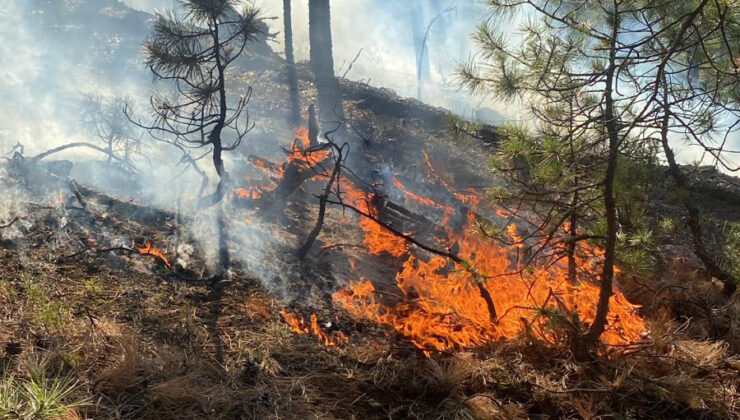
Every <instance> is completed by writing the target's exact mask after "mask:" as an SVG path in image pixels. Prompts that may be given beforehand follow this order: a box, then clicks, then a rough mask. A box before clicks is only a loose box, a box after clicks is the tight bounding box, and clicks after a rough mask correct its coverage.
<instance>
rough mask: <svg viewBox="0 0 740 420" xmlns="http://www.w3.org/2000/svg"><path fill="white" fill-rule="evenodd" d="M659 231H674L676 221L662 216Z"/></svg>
mask: <svg viewBox="0 0 740 420" xmlns="http://www.w3.org/2000/svg"><path fill="white" fill-rule="evenodd" d="M660 230H661V231H662V232H664V233H670V232H673V231H674V230H676V219H674V218H672V217H670V216H663V217H662V218H661V219H660Z"/></svg>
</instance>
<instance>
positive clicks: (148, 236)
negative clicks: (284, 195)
mask: <svg viewBox="0 0 740 420" xmlns="http://www.w3.org/2000/svg"><path fill="white" fill-rule="evenodd" d="M272 60H276V59H275V58H274V57H268V58H265V61H264V63H263V64H264V70H262V71H261V72H260V73H259V74H257V73H245V74H244V75H243V76H241V77H243V79H244V82H245V83H246V82H248V83H250V84H251V85H252V86H253V88H254V90H255V96H254V99H253V102H254V103H253V104H252V108H251V109H252V115H253V119H254V121H255V123H256V124H257V127H260V128H259V129H258V130H257V131H256V132H255V133H254V137H255V142H276V141H277V142H282V143H284V144H285V145H288V143H289V140H290V132H291V131H290V127H288V126H286V125H285V124H284V123H282V122H280V121H279V120H278V119H276V117H275V115H276V114H277V115H283V114H284V115H287V106H288V89H287V86H286V85H285V83H284V72H283V69H282V67H281V63H280V62H279V61H272ZM265 63H266V64H265ZM300 75H301V82H300V83H301V98H302V103H303V104H306V103H309V102H311V101H313V100H314V99H315V90H314V89H313V85H312V83H311V80H310V77H309V76H308V75H307V70H306V67H305V66H301V68H300ZM342 86H343V89H344V92H345V99H346V107H347V111H348V112H347V113H348V116H349V118H350V122H351V124H352V132H354V135H356V136H357V137H356V138H355V141H357V142H358V144H362V145H363V147H364V148H365V155H366V157H367V160H368V165H369V166H374V167H380V166H382V165H386V166H389V167H390V170H391V171H393V170H394V168H411V167H414V166H418V167H421V166H422V165H423V157H422V155H421V153H420V150H421V149H422V148H423V149H426V150H427V151H428V152H429V154H430V158H431V159H432V160H433V161H434V163H435V165H438V166H439V167H438V168H437V169H438V170H439V171H440V172H442V173H445V174H447V175H449V177H450V178H449V179H448V180H449V182H451V183H453V184H454V185H456V186H458V187H460V188H465V187H481V186H485V185H491V184H492V183H494V182H495V180H494V179H493V178H492V177H491V175H490V174H489V173H488V171H487V170H486V160H487V156H488V155H489V154H490V151H491V150H492V148H493V147H494V146H495V142H496V139H495V135H494V134H495V130H493V129H491V128H489V129H488V130H484V131H482V133H483V134H484V135H482V136H480V137H481V138H476V137H471V136H466V135H463V134H459V133H456V132H455V131H454V130H451V129H450V127H449V118H448V114H447V113H446V112H445V111H444V110H440V109H435V108H432V107H428V106H426V105H423V104H420V103H418V102H416V101H413V100H406V99H402V98H398V97H397V96H395V95H394V94H393V93H392V92H389V91H384V90H379V89H375V88H372V87H369V86H367V85H363V84H359V83H354V82H348V81H343V82H342ZM260 92H269V93H265V94H261V95H260V94H259V93H260ZM492 133H494V134H492ZM257 150H258V149H257V148H253V147H252V146H250V145H245V147H244V149H243V150H242V151H241V152H242V153H243V154H244V156H247V155H249V154H252V153H255V152H256V151H257ZM259 150H260V151H262V149H259ZM276 156H279V150H277V149H276V151H275V155H274V156H272V157H276ZM265 157H271V156H265ZM446 162H447V165H448V166H449V167H445V166H444V165H445V163H446ZM717 176H719V175H717ZM719 177H720V178H722V177H721V176H719ZM700 179H705V178H701V177H700ZM722 179H724V180H725V181H726V182H732V181H728V180H727V179H726V178H722ZM13 182H19V181H17V180H16V181H13ZM711 184H712V185H715V186H716V185H718V184H719V183H718V182H712V183H711ZM19 188H21V189H22V190H23V191H24V192H23V193H22V194H20V195H19V196H18V197H22V198H23V200H26V201H27V202H26V204H25V205H24V212H23V214H22V215H21V219H20V220H19V221H18V222H16V223H15V224H14V225H13V226H11V227H9V228H5V229H2V230H0V235H2V241H0V265H1V266H2V269H0V273H1V276H0V369H2V371H3V374H4V375H6V376H3V377H7V375H10V374H12V375H15V376H16V377H19V378H30V377H33V376H34V375H36V374H37V371H38V370H39V369H43V370H44V371H45V372H46V377H47V378H71V379H73V381H75V385H74V389H73V391H72V393H71V394H70V395H69V396H67V397H66V398H67V399H70V400H75V399H85V400H86V403H85V404H84V405H82V406H80V407H77V408H73V409H70V410H68V412H67V413H66V414H65V417H64V418H69V419H76V418H80V419H81V418H95V419H202V418H214V419H242V418H243V419H264V418H275V419H284V418H290V419H294V418H295V419H311V418H321V419H389V418H392V419H468V418H474V419H500V418H501V419H525V418H532V419H556V418H585V419H593V418H617V419H628V418H635V419H647V418H656V419H658V418H662V419H676V418H704V419H724V418H736V416H737V415H738V414H739V413H738V403H739V402H740V396H739V395H738V385H740V380H739V379H738V377H740V375H738V371H739V370H740V363H739V362H738V358H737V345H736V342H735V340H736V338H737V336H736V334H737V328H738V325H739V324H738V313H739V310H738V302H737V300H734V301H731V302H722V303H719V302H718V301H717V300H716V299H717V298H716V291H717V290H718V289H719V288H718V286H717V285H716V284H715V283H713V282H712V281H711V280H709V279H706V278H704V277H702V276H701V273H700V271H701V270H700V268H697V267H696V266H695V265H694V266H691V264H690V261H689V262H688V263H687V264H688V265H687V266H690V267H692V269H695V270H696V272H695V274H691V275H692V276H694V277H692V280H695V281H694V283H693V284H686V283H685V279H679V277H678V275H677V271H681V268H680V266H677V265H676V264H677V263H676V262H675V261H674V260H672V259H668V258H666V259H665V260H664V261H663V262H662V264H663V266H664V267H663V269H662V271H661V272H660V273H658V274H654V275H653V276H648V277H640V276H631V277H630V278H624V279H623V280H624V283H625V285H633V286H634V287H635V289H638V287H637V286H635V285H639V286H640V287H641V288H639V293H637V292H635V293H634V298H635V299H636V300H638V301H639V302H640V303H642V304H644V305H648V304H650V306H649V307H647V309H646V310H645V313H646V314H647V315H648V317H649V320H650V323H651V336H650V339H649V340H647V341H646V343H644V344H642V345H640V346H636V347H634V348H631V349H629V351H627V352H626V354H623V355H616V354H614V353H610V354H608V355H603V356H599V357H595V358H594V359H593V360H592V361H590V362H578V361H576V360H574V359H573V357H572V355H571V354H570V353H569V352H568V351H567V350H566V349H565V348H560V347H557V348H553V347H552V346H548V345H546V344H545V343H541V342H538V341H537V340H536V339H535V338H534V337H532V336H529V335H527V334H526V333H523V334H522V335H521V336H520V337H516V338H514V339H512V340H510V341H507V342H501V343H490V344H488V345H485V346H482V347H481V348H475V349H468V350H465V351H462V350H461V351H455V352H452V351H451V352H446V353H433V354H431V355H429V357H427V356H426V355H425V354H424V353H423V352H422V351H420V350H419V349H416V348H415V347H414V346H413V345H412V344H411V343H410V342H409V341H408V340H406V339H404V338H403V337H402V336H400V335H398V334H397V333H395V332H393V330H392V329H390V328H387V327H383V326H379V325H375V324H372V323H369V322H365V321H362V320H357V319H352V318H350V317H348V316H347V315H346V314H343V313H342V311H341V310H340V309H338V308H335V307H333V306H332V304H331V299H330V298H329V297H328V294H329V293H330V292H331V291H332V290H334V289H335V288H336V287H338V286H341V284H342V283H341V279H335V278H333V274H334V273H336V272H337V270H340V269H341V267H340V263H338V262H337V261H339V260H342V261H345V260H346V259H347V257H348V256H351V257H355V258H356V259H357V261H358V269H359V270H365V271H367V272H373V273H379V274H380V275H381V277H389V276H390V277H389V278H390V279H392V275H393V273H394V271H395V268H396V267H394V265H393V264H394V263H393V261H391V260H390V259H385V260H384V259H382V258H380V259H374V260H372V261H371V260H368V259H367V255H366V254H365V253H364V251H363V250H362V249H357V248H354V247H350V246H347V247H345V248H342V247H338V248H334V249H331V250H327V251H323V250H322V246H325V245H330V244H332V243H336V242H337V241H339V240H342V241H345V242H350V243H360V242H361V240H360V238H359V236H358V235H359V232H357V229H356V227H355V226H354V225H355V224H356V223H355V222H353V221H352V219H351V218H350V219H348V218H347V217H346V216H343V214H342V212H341V211H340V210H338V209H332V210H330V212H329V215H328V217H327V220H329V222H327V226H326V227H325V230H324V232H323V233H322V236H321V237H320V238H319V242H318V243H317V245H316V246H315V250H314V251H312V253H311V254H310V255H309V260H308V262H307V263H304V265H303V266H301V265H300V264H296V266H298V267H299V268H300V269H299V270H298V275H294V276H292V277H289V278H288V280H289V281H290V284H289V285H288V288H289V290H290V291H291V292H292V293H291V294H290V295H292V296H294V297H295V298H294V299H292V300H291V299H288V300H287V301H286V300H283V299H280V298H279V297H278V296H276V295H275V294H273V293H271V292H270V291H268V290H267V289H266V288H265V286H263V282H262V281H264V279H260V278H258V277H257V276H255V275H254V274H253V273H252V271H250V267H248V266H247V265H244V266H241V265H240V264H239V263H238V262H237V263H235V266H234V270H233V273H232V275H231V276H230V277H229V279H228V280H227V281H221V282H217V283H214V282H212V281H210V276H209V274H208V269H207V264H206V262H205V257H204V256H203V250H201V249H198V247H197V245H195V242H194V241H192V240H191V238H189V237H188V235H189V234H188V232H187V230H186V229H185V228H184V227H183V226H184V225H186V224H185V223H183V224H178V223H177V218H176V217H175V215H174V214H172V213H169V212H167V211H164V210H158V209H154V208H151V207H148V206H145V205H142V204H136V203H132V202H129V201H125V200H118V199H116V198H115V197H112V196H109V195H108V194H106V193H104V192H99V191H96V190H94V189H93V188H87V187H84V191H83V196H84V198H85V200H86V206H82V205H81V203H79V202H78V201H76V199H75V197H74V195H72V194H70V192H69V189H68V187H67V184H61V185H56V184H53V183H52V184H51V185H50V186H49V188H47V190H46V191H44V192H38V191H36V192H34V193H31V192H30V191H29V190H28V188H27V186H25V187H23V186H22V187H19ZM728 188H729V190H728ZM733 188H734V187H733V186H730V187H724V189H721V191H720V192H719V193H717V194H714V193H712V191H710V190H705V194H712V195H711V197H712V200H715V201H711V202H713V203H715V204H714V206H713V207H714V209H713V211H714V213H713V214H714V219H711V220H714V221H716V222H717V226H718V225H719V222H718V221H719V220H720V219H721V218H722V217H727V214H735V215H737V214H740V212H735V213H733V211H734V210H736V209H737V206H738V203H737V196H734V195H733V194H735V193H736V191H735V190H733ZM58 189H61V190H63V194H62V196H63V200H62V202H58V201H55V197H56V196H57V194H56V191H57V190H58ZM727 191H731V194H728V193H727ZM426 193H433V192H430V191H426ZM665 195H666V198H665V199H664V200H662V201H660V203H661V204H660V206H663V207H660V206H657V205H656V208H658V210H656V212H657V213H660V214H667V213H669V214H673V215H675V217H676V218H679V219H680V217H681V211H680V207H678V205H677V204H676V202H675V201H674V200H671V199H670V197H669V194H667V193H666V194H665ZM724 196H726V197H735V198H727V199H725V198H723V197H724ZM733 200H734V201H733ZM708 202H709V201H708ZM717 203H720V204H717ZM718 206H725V207H724V210H722V209H718ZM418 211H420V212H422V211H423V210H421V209H418ZM671 212H672V213H671ZM315 213H316V203H315V199H313V197H312V195H311V194H310V193H307V194H295V196H294V197H292V198H291V200H290V201H289V203H288V205H287V206H286V209H285V215H284V218H283V219H282V220H279V221H278V222H275V224H274V225H270V226H271V227H272V228H274V229H275V230H276V231H277V232H280V234H281V235H284V236H286V237H291V238H300V237H301V235H303V234H305V232H306V231H307V230H308V229H310V226H311V221H312V220H314V215H315ZM710 225H713V224H712V223H710ZM676 235H680V234H678V233H677V234H676ZM111 238H116V241H113V240H112V239H111ZM675 238H681V240H682V241H684V239H685V238H683V237H681V236H671V237H668V238H665V241H666V243H670V242H671V241H673V240H675ZM145 240H152V241H153V242H154V245H155V246H158V247H161V248H162V249H163V250H164V252H165V253H166V254H167V255H168V257H170V259H171V260H172V263H173V267H174V268H172V269H168V268H167V267H165V266H164V265H163V264H162V263H161V262H160V261H158V260H156V259H154V258H152V257H150V256H143V255H139V254H138V253H136V252H131V251H128V249H133V248H135V246H141V245H143V242H144V241H145ZM288 242H290V241H288ZM181 243H190V244H192V245H193V246H194V251H193V252H192V253H191V254H190V255H189V256H188V259H189V261H188V264H187V267H183V266H182V265H181V264H180V263H179V262H178V257H179V255H180V253H181V251H180V249H179V247H178V245H180V244H181ZM682 243H688V242H682ZM119 245H120V247H121V248H126V249H118V250H110V251H102V252H98V251H96V249H105V248H111V247H117V246H119ZM81 249H89V250H88V251H85V252H81V253H80V250H81ZM283 251H284V252H285V255H286V258H288V259H289V256H288V254H289V251H290V250H289V249H288V247H286V249H284V250H283ZM689 253H690V251H687V249H686V248H680V249H678V250H677V252H676V254H675V257H676V258H677V259H679V260H680V261H683V262H686V259H687V258H686V257H685V256H686V255H688V254H689ZM671 270H673V271H671ZM686 272H687V271H686V270H683V271H682V273H680V274H682V275H685V274H686ZM674 275H675V276H676V281H677V282H679V281H680V282H684V283H682V284H681V287H682V288H683V291H681V292H680V293H679V292H676V293H672V294H670V295H666V294H665V293H662V292H661V291H662V290H665V289H663V286H664V284H663V283H661V282H669V283H668V285H669V286H670V285H671V284H673V283H670V282H671V281H673V280H672V279H673V278H672V277H670V276H674ZM389 281H390V280H389ZM646 284H647V290H648V292H645V290H646V289H645V287H643V286H645V285H646ZM668 290H674V289H671V287H668ZM625 292H626V293H627V295H628V296H630V294H629V292H630V291H629V290H625ZM306 301H309V302H310V304H306ZM656 302H657V303H656ZM285 307H288V308H289V309H291V310H294V311H296V312H298V313H299V314H301V315H303V316H305V317H307V316H308V315H309V314H310V313H311V312H316V313H317V314H318V317H319V319H320V320H321V322H322V323H323V324H324V325H328V323H330V324H331V325H330V326H327V327H326V328H327V330H329V331H336V330H340V329H341V330H342V331H343V332H346V333H347V334H348V335H349V336H350V339H349V342H347V343H344V344H341V345H339V346H337V347H326V346H323V345H322V344H320V343H319V341H318V340H317V339H316V337H314V336H312V335H310V334H294V333H293V332H291V330H290V329H289V327H288V326H287V325H286V324H285V323H284V322H283V321H282V319H281V317H280V315H279V312H280V310H281V309H283V308H285ZM676 307H681V308H683V310H684V312H685V315H684V317H683V318H681V317H678V316H676V310H675V308H676ZM671 309H674V310H673V311H671ZM707 313H709V316H706V314H707ZM702 314H705V315H702ZM720 327H721V328H720ZM717 328H720V330H721V331H722V332H721V333H717V332H716V331H719V330H717ZM712 331H714V333H712ZM556 332H557V330H556ZM559 333H562V334H563V336H564V337H565V335H566V334H567V332H566V331H560V332H559ZM707 338H713V339H714V340H713V341H708V340H707ZM565 340H566V339H565V338H563V341H565ZM0 414H2V413H0ZM11 418H12V417H11Z"/></svg>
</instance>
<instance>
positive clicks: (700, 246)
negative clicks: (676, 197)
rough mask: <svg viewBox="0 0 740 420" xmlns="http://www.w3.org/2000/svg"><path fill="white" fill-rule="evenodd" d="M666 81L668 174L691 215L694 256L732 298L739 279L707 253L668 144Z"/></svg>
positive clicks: (687, 188) (665, 116)
mask: <svg viewBox="0 0 740 420" xmlns="http://www.w3.org/2000/svg"><path fill="white" fill-rule="evenodd" d="M666 83H667V82H666V80H665V78H664V79H663V108H664V113H663V122H662V126H661V133H660V134H661V136H660V142H661V145H662V146H663V153H665V157H666V161H668V173H670V174H671V178H673V181H674V182H675V183H676V186H677V187H678V188H679V189H680V190H681V197H682V201H683V205H684V207H685V208H686V212H687V213H688V215H689V220H688V225H689V231H691V237H692V240H693V244H694V254H696V256H697V257H699V260H701V262H702V263H703V264H704V267H705V268H706V269H707V271H708V272H709V274H710V275H711V276H712V277H714V278H716V279H718V280H720V281H721V282H722V283H723V285H724V288H723V290H722V291H723V293H724V294H725V296H728V297H730V296H732V295H733V294H734V293H735V291H736V290H737V283H738V279H736V278H735V277H734V276H733V275H732V274H731V273H729V272H728V271H727V270H725V269H723V268H722V267H721V266H720V265H719V264H717V262H716V261H715V260H714V258H712V255H711V254H710V253H709V252H708V251H707V248H706V246H705V245H704V237H703V234H702V228H701V222H700V219H699V209H698V208H697V207H696V205H694V200H693V197H692V195H691V186H690V185H689V181H688V179H686V176H685V175H684V174H683V172H681V168H680V167H679V166H678V163H676V156H675V155H674V154H673V150H672V149H671V147H670V145H669V144H668V125H669V123H670V105H669V104H668V93H667V89H668V87H667V86H666Z"/></svg>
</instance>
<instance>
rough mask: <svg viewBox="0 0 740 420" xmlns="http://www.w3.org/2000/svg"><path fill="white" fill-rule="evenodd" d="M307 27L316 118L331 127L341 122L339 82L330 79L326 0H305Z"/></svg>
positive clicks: (332, 70)
mask: <svg viewBox="0 0 740 420" xmlns="http://www.w3.org/2000/svg"><path fill="white" fill-rule="evenodd" d="M308 25H309V38H310V44H311V69H312V70H313V73H314V77H315V80H316V88H317V90H318V94H319V116H320V118H319V119H320V120H321V122H322V123H323V124H325V125H326V124H327V123H328V124H331V125H334V124H336V123H338V122H341V121H342V120H343V119H344V110H343V109H342V96H341V91H340V88H339V82H338V81H337V78H336V77H335V76H334V58H333V55H332V39H331V10H330V7H329V0H309V2H308Z"/></svg>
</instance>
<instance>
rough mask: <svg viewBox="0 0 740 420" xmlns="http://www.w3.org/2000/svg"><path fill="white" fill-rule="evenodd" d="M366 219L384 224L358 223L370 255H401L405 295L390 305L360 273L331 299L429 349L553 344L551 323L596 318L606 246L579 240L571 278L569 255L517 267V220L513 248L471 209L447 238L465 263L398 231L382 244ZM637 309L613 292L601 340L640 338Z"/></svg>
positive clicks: (555, 337) (510, 230)
mask: <svg viewBox="0 0 740 420" xmlns="http://www.w3.org/2000/svg"><path fill="white" fill-rule="evenodd" d="M399 188H401V187H400V186H399ZM404 190H405V189H404ZM347 191H348V195H349V196H350V197H352V196H353V195H355V194H358V191H356V190H355V191H352V189H351V188H348V189H347ZM450 192H453V191H450ZM456 196H457V197H458V198H461V197H462V198H464V199H465V202H467V203H470V202H475V201H477V195H475V197H476V199H473V198H472V197H473V195H469V194H465V195H459V196H458V195H456ZM360 198H362V197H360ZM365 198H367V197H365ZM351 201H352V203H353V204H354V205H355V206H357V205H358V204H361V203H362V202H364V203H366V204H365V207H360V208H361V209H362V210H367V211H368V213H370V214H374V213H373V209H372V207H371V206H368V204H367V203H368V201H367V199H365V200H364V201H362V200H360V199H359V198H357V197H355V198H354V199H353V200H351ZM434 207H437V208H439V207H442V208H444V210H445V212H444V213H445V214H444V223H445V224H447V223H448V222H449V219H450V214H451V209H449V208H448V207H445V206H440V205H437V204H435V206H434ZM369 224H372V225H374V227H375V228H377V229H380V230H383V229H382V228H381V227H380V226H379V225H378V224H377V223H375V222H374V221H372V220H369V219H367V218H363V221H362V222H361V226H362V228H363V230H364V231H365V243H366V244H367V245H368V246H369V248H370V252H371V253H378V252H379V251H385V252H388V253H390V254H391V255H393V256H396V257H398V258H399V259H400V260H402V267H401V269H400V270H399V271H398V273H397V275H396V279H395V280H396V286H397V287H398V289H399V290H400V291H401V294H402V297H401V299H399V300H398V302H397V303H395V304H393V305H389V304H384V303H380V302H379V301H378V300H377V298H376V292H375V286H374V285H373V282H372V281H371V280H370V279H368V278H360V279H359V280H357V281H354V282H351V283H350V284H349V286H348V287H346V288H344V289H340V290H339V291H337V292H335V293H334V295H333V298H334V300H335V301H336V302H338V303H339V304H340V305H341V306H342V307H344V308H345V309H346V310H347V311H348V312H349V313H350V314H352V315H354V316H356V317H361V318H366V319H370V320H373V321H376V322H378V323H382V324H387V325H390V326H392V327H393V328H394V329H395V330H396V331H398V332H400V333H401V334H403V335H404V336H406V337H407V338H409V339H410V340H411V341H412V342H413V343H414V344H415V345H416V346H417V347H419V348H421V349H423V350H425V351H429V350H437V351H444V350H449V349H464V348H469V347H473V346H477V345H481V344H483V343H486V342H490V341H496V340H501V339H505V338H514V337H516V336H518V335H520V334H522V333H525V332H528V333H530V334H532V335H534V336H535V337H537V338H539V339H541V340H545V341H547V342H550V343H552V344H556V342H557V341H558V340H559V338H562V336H561V335H559V334H558V332H557V327H554V321H553V320H554V319H555V318H557V317H560V319H563V320H565V321H568V322H573V321H574V320H578V322H583V323H586V324H590V323H591V322H593V320H594V317H595V313H596V302H597V301H598V297H599V287H598V286H597V285H596V284H594V283H593V282H592V280H594V279H593V278H592V277H593V273H596V272H598V269H599V266H600V262H601V260H602V257H603V250H601V249H600V248H598V247H595V246H592V245H587V244H579V253H578V257H577V258H576V262H577V265H578V267H579V270H578V271H579V277H580V278H579V280H578V281H577V282H570V281H569V279H568V269H567V265H566V263H565V262H564V260H561V261H560V262H556V263H554V264H551V265H549V266H546V267H542V266H540V267H533V268H532V269H531V270H522V267H520V266H518V263H517V262H516V259H515V258H512V255H516V254H517V251H516V249H517V248H521V247H523V246H525V244H524V243H523V238H522V237H521V236H520V235H519V233H518V231H517V227H516V225H515V224H513V223H512V224H509V225H508V227H507V230H506V231H507V233H508V235H509V237H510V238H511V241H512V242H513V245H511V246H504V245H502V244H501V243H500V242H498V241H496V240H493V239H491V238H488V237H485V236H482V235H480V234H477V233H476V220H475V216H474V214H473V213H472V212H469V213H468V218H467V224H466V226H465V228H464V229H462V230H461V231H453V230H452V229H448V231H447V236H448V240H449V243H451V244H454V243H456V244H458V245H459V247H458V248H459V249H460V252H459V254H458V256H459V257H460V258H461V259H462V260H464V261H466V262H467V263H468V264H469V265H470V267H467V268H466V267H461V266H459V265H455V264H454V263H453V262H452V261H450V260H449V259H448V258H446V257H443V256H439V255H432V256H428V255H426V254H423V255H417V254H416V253H414V252H411V251H410V250H409V248H408V246H407V245H406V244H403V245H401V244H399V243H398V241H399V240H400V241H403V239H401V238H398V237H396V236H393V235H392V234H390V233H388V232H387V231H385V235H386V236H388V235H390V236H393V238H394V240H390V239H389V240H383V241H378V236H379V234H376V233H375V231H374V230H373V229H369V226H368V225H369ZM376 242H377V243H376ZM371 245H372V246H371ZM476 273H483V275H482V276H480V275H476ZM586 277H589V278H586ZM477 282H482V285H483V286H484V287H485V288H486V289H487V290H488V292H489V293H490V294H491V296H492V297H493V300H494V302H495V306H496V313H497V320H496V322H491V317H490V311H489V309H488V307H487V305H486V302H485V301H484V299H483V298H482V297H481V294H480V291H479V288H478V287H477ZM637 309H638V307H637V306H636V305H632V304H630V303H629V302H627V300H626V299H625V297H624V295H623V294H622V293H621V292H620V291H619V290H615V291H614V295H613V296H612V297H611V299H610V312H609V316H608V327H607V330H606V331H605V332H604V334H603V335H602V336H601V338H602V340H603V342H604V343H606V344H610V345H617V344H625V343H633V342H636V341H640V340H641V339H643V338H644V335H645V333H646V331H647V326H646V323H645V321H644V320H643V319H642V318H641V317H640V316H639V315H638V314H637ZM564 324H565V322H564V323H563V325H564Z"/></svg>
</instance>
